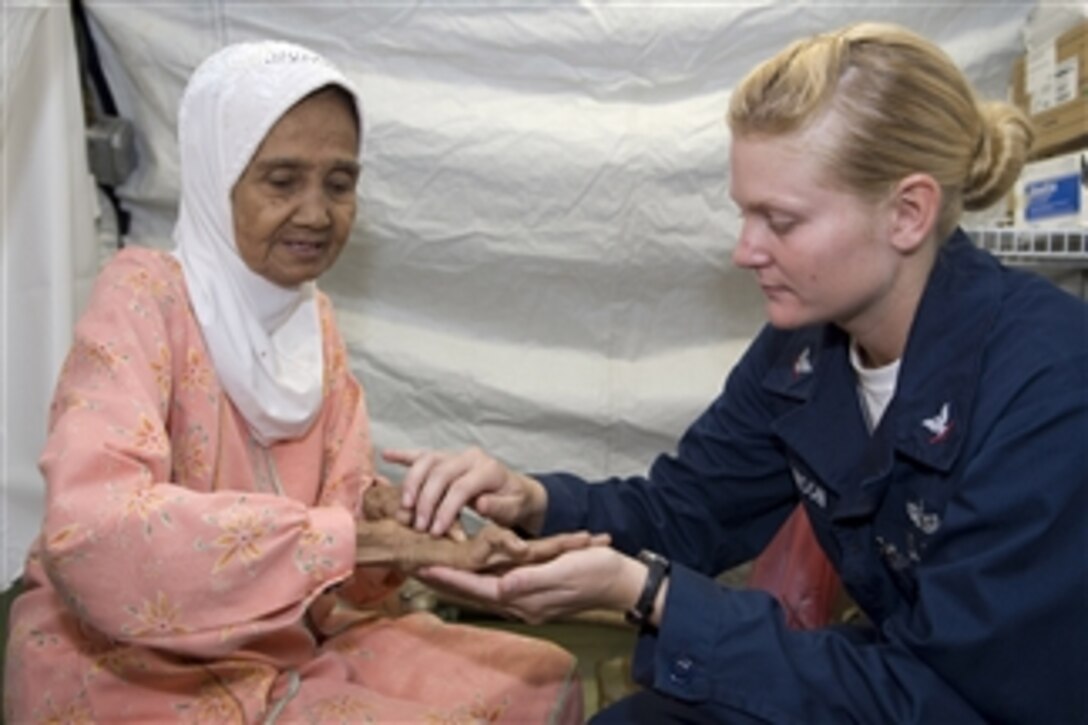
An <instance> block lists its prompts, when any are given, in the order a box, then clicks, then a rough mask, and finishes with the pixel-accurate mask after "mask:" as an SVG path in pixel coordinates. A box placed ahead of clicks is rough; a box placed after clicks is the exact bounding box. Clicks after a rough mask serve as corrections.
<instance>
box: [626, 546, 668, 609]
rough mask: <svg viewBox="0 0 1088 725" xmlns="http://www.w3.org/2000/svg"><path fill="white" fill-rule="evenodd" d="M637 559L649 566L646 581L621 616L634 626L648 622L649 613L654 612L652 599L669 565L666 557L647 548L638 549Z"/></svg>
mask: <svg viewBox="0 0 1088 725" xmlns="http://www.w3.org/2000/svg"><path fill="white" fill-rule="evenodd" d="M638 560H639V561H641V562H642V563H643V564H645V565H646V566H647V567H648V568H649V571H648V572H647V573H646V583H645V584H643V585H642V593H641V594H639V595H638V601H637V602H635V606H633V607H631V608H630V609H628V610H627V611H626V612H625V613H624V615H623V616H624V618H625V619H626V620H627V621H628V622H630V623H631V624H633V625H635V626H636V627H644V626H646V625H647V624H648V623H649V622H650V615H652V614H653V613H654V601H655V600H656V599H657V593H658V591H660V590H661V583H662V582H664V581H665V577H666V576H667V575H668V573H669V568H670V566H671V565H670V563H669V560H668V559H666V558H665V557H663V556H661V554H657V553H654V552H652V551H650V550H649V549H643V550H642V551H640V552H639V553H638Z"/></svg>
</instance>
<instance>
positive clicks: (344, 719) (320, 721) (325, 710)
mask: <svg viewBox="0 0 1088 725" xmlns="http://www.w3.org/2000/svg"><path fill="white" fill-rule="evenodd" d="M306 719H307V720H308V721H309V722H311V723H314V725H331V724H332V723H343V725H354V724H355V723H368V722H374V715H373V714H372V713H371V712H370V709H369V707H368V706H367V704H366V701H364V700H362V699H360V698H358V697H354V696H352V695H337V696H336V697H331V698H329V699H327V700H322V701H320V702H317V703H315V704H313V705H311V706H310V707H308V708H307V709H306Z"/></svg>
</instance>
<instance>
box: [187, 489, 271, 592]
mask: <svg viewBox="0 0 1088 725" xmlns="http://www.w3.org/2000/svg"><path fill="white" fill-rule="evenodd" d="M204 520H205V521H207V522H208V523H209V524H211V525H213V526H217V527H218V528H219V530H220V534H219V536H217V537H216V538H215V539H214V540H213V541H212V542H211V544H210V546H209V545H208V544H205V543H203V542H202V541H200V540H198V541H197V548H198V549H201V550H204V549H207V548H213V549H222V553H221V554H220V555H219V558H218V559H216V561H215V564H214V565H213V566H212V574H218V573H219V572H221V571H223V569H225V568H226V567H227V566H228V565H229V564H230V563H231V562H232V561H235V560H237V561H240V562H241V563H242V565H243V566H244V567H245V568H247V569H248V568H249V565H250V564H252V563H253V562H255V561H257V560H258V559H260V558H261V554H262V553H263V549H262V548H261V545H260V541H261V539H262V538H264V537H265V536H266V535H267V534H269V533H271V532H272V517H271V514H269V513H268V512H267V511H260V512H258V511H256V510H254V509H253V507H251V506H249V505H248V502H247V500H246V497H245V496H243V497H241V498H240V499H238V501H237V502H235V503H234V504H232V505H231V506H230V507H229V508H228V509H226V510H225V511H222V512H219V513H214V514H208V515H207V516H205V517H204Z"/></svg>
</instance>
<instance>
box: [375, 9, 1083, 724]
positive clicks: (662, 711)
mask: <svg viewBox="0 0 1088 725" xmlns="http://www.w3.org/2000/svg"><path fill="white" fill-rule="evenodd" d="M728 121H729V126H730V129H731V131H732V153H731V157H730V165H731V178H730V194H731V196H732V198H733V200H734V201H735V202H736V205H737V207H738V209H739V211H740V213H741V215H742V217H743V221H742V227H741V231H740V234H739V239H738V240H737V244H736V247H735V249H734V251H733V258H734V261H735V262H736V264H738V265H740V266H741V267H744V268H746V269H749V270H751V271H752V273H753V274H754V275H755V277H756V279H757V280H758V282H759V285H760V286H761V288H762V290H763V292H764V294H765V298H766V312H767V317H768V320H769V324H768V325H767V326H766V327H765V328H764V329H763V330H762V332H761V333H760V334H759V335H758V337H757V338H756V339H755V341H754V342H753V343H752V345H751V347H750V348H749V349H748V351H747V352H746V353H745V355H744V356H743V358H742V359H741V360H740V362H739V363H738V364H737V366H736V367H735V368H734V369H733V370H732V371H731V372H730V374H729V376H728V379H727V381H726V384H725V387H724V390H723V391H722V393H721V395H720V396H719V397H718V398H717V399H716V400H715V401H714V402H713V403H712V404H711V405H710V407H709V408H708V409H707V410H706V411H705V412H704V413H703V414H702V415H701V416H700V417H699V418H698V419H697V420H696V421H695V422H694V423H693V424H692V425H691V427H690V428H689V429H688V430H687V432H686V433H685V434H684V436H683V438H682V439H681V440H680V442H679V445H678V448H677V450H676V452H675V453H674V454H669V455H661V456H660V457H658V458H657V460H656V461H655V462H654V463H653V465H652V467H651V469H650V471H649V472H648V473H647V475H645V476H640V477H632V478H622V479H620V478H615V479H610V480H607V481H604V482H597V484H596V485H589V484H588V483H587V482H586V481H584V480H582V479H580V478H579V477H577V476H574V475H571V474H565V473H557V474H551V475H538V476H535V477H530V476H527V475H524V474H521V473H517V472H514V471H511V470H509V469H507V468H506V467H505V466H503V465H502V464H501V463H499V462H498V461H496V460H495V459H494V458H492V457H490V456H488V455H487V454H485V453H483V452H482V451H480V450H477V449H472V450H467V451H462V452H457V453H443V452H436V451H419V450H398V451H388V452H387V453H386V456H387V458H388V459H389V460H391V461H395V462H398V463H400V464H403V465H404V466H406V467H407V470H406V475H405V480H404V501H403V504H404V506H405V507H407V508H410V509H412V510H413V515H414V517H415V521H416V525H417V526H418V527H419V528H421V529H430V530H432V531H435V532H441V531H444V530H445V529H446V528H448V527H449V525H450V524H451V522H452V521H453V520H454V517H455V515H456V513H457V510H458V508H459V507H460V506H461V505H462V504H465V503H471V504H474V505H475V506H476V508H477V509H479V510H480V511H481V512H482V513H484V514H486V515H488V516H490V517H492V518H494V519H496V520H498V521H500V522H501V523H504V524H508V525H511V526H520V527H521V528H522V529H524V530H525V531H527V532H529V533H532V534H549V533H554V532H558V531H574V530H579V529H589V530H590V531H594V532H603V533H608V534H610V535H611V537H612V544H613V547H611V548H610V547H595V548H589V549H585V550H579V551H572V552H570V553H567V554H564V555H563V556H561V557H559V558H558V559H556V560H553V561H551V562H548V563H545V564H540V565H533V566H527V567H521V568H517V569H514V570H512V571H509V572H506V573H505V574H502V575H495V576H486V575H479V574H471V573H467V572H464V573H463V572H453V571H445V570H437V571H432V572H430V576H431V581H433V582H435V583H438V584H441V585H444V586H449V587H454V588H456V589H458V590H459V591H460V592H461V593H463V594H470V595H472V596H476V597H479V598H481V599H484V600H489V601H491V602H494V603H496V604H498V605H499V606H502V607H504V608H505V609H506V611H508V612H510V613H511V614H514V615H516V616H519V617H521V618H524V619H526V620H528V621H532V622H539V621H543V620H546V619H549V618H553V617H556V616H561V615H565V614H569V613H571V612H575V611H579V610H584V609H589V608H611V609H615V610H623V611H627V612H628V614H629V618H630V619H631V620H632V621H634V622H635V623H637V624H638V626H639V627H640V636H639V640H638V645H637V648H636V652H635V657H634V660H633V668H634V676H635V678H636V680H637V681H638V682H639V683H640V684H642V685H643V686H644V689H643V690H642V691H641V692H639V693H638V694H635V695H633V696H631V697H628V698H626V699H624V700H621V701H620V702H618V703H617V704H615V705H613V706H611V707H609V708H607V709H605V710H604V711H603V712H601V713H599V714H598V715H597V717H596V718H595V722H602V723H604V722H622V723H639V722H653V723H660V722H669V721H676V722H702V721H707V722H806V723H814V722H867V723H884V722H897V723H910V722H925V723H970V722H1031V723H1078V722H1080V723H1082V722H1086V721H1088V708H1086V699H1085V694H1084V693H1085V687H1084V684H1085V683H1086V682H1088V671H1086V662H1088V497H1086V495H1088V457H1086V456H1088V453H1086V451H1088V305H1086V304H1085V303H1084V302H1083V301H1082V300H1079V299H1077V298H1076V297H1074V296H1073V295H1070V294H1068V293H1066V292H1064V291H1062V290H1060V289H1058V288H1057V287H1055V286H1054V285H1052V284H1051V283H1050V282H1048V281H1046V280H1044V279H1043V278H1041V277H1038V276H1035V275H1033V274H1031V273H1028V272H1024V271H1018V270H1014V269H1008V268H1006V267H1004V266H1002V264H1000V263H999V262H998V261H997V260H996V259H994V258H993V257H992V256H991V255H990V254H988V253H987V252H985V251H982V250H980V249H978V248H976V247H975V246H973V245H972V243H971V242H970V240H969V239H968V237H967V236H966V235H965V234H964V232H963V231H962V230H961V229H960V228H959V226H958V224H959V221H960V218H961V215H962V213H963V211H964V209H968V210H971V209H981V208H985V207H987V206H990V205H992V204H993V203H994V202H996V201H998V200H1000V199H1001V198H1002V197H1003V196H1004V194H1005V193H1006V192H1007V190H1008V189H1009V188H1010V186H1011V184H1012V183H1013V181H1014V180H1015V179H1016V177H1017V175H1018V173H1019V171H1020V169H1021V167H1022V165H1023V162H1024V160H1025V158H1026V155H1027V153H1028V151H1029V149H1030V144H1031V139H1032V132H1031V129H1030V126H1029V124H1028V122H1027V121H1026V120H1025V118H1024V116H1023V115H1022V114H1021V113H1020V112H1019V111H1017V110H1016V109H1015V108H1013V107H1012V106H1010V105H1008V104H1006V103H1003V102H984V101H982V100H980V99H979V98H978V97H977V96H976V94H975V93H974V92H973V91H972V89H971V87H970V86H969V84H968V83H967V81H966V80H965V78H964V76H963V74H962V73H961V72H960V71H959V69H957V68H956V66H955V65H954V63H953V62H952V61H951V60H950V59H949V58H948V57H947V56H946V55H945V54H944V53H943V52H942V51H941V50H939V49H938V48H937V47H935V46H934V45H933V44H931V43H929V42H927V41H925V40H924V39H922V38H919V37H918V36H916V35H914V34H913V33H910V32H908V31H906V30H904V29H902V28H898V27H894V26H887V25H878V24H857V25H852V26H849V27H846V28H843V29H841V30H838V31H835V32H830V33H825V34H820V35H817V36H814V37H811V38H808V39H805V40H801V41H798V42H796V43H794V44H793V45H791V46H790V47H788V48H786V49H785V50H784V51H782V52H781V53H779V54H778V55H776V56H775V57H773V58H771V59H769V60H768V61H766V62H764V63H763V64H761V65H760V66H758V67H757V68H755V69H754V70H753V71H752V72H751V73H750V74H749V75H748V76H747V77H746V78H745V79H744V80H743V81H742V82H741V84H740V85H739V87H738V88H736V89H735V91H734V93H733V95H732V98H731V102H730V107H729V113H728ZM798 502H800V503H801V504H802V505H803V506H804V507H805V510H806V512H807V514H808V516H809V518H810V519H811V522H812V526H813V530H814V532H815V534H816V537H817V539H818V541H819V543H820V545H821V547H822V548H823V549H824V551H825V553H826V554H827V556H828V558H829V559H830V561H831V562H832V564H833V565H834V567H835V569H836V570H837V571H838V573H839V575H840V577H841V579H842V582H843V584H844V586H845V588H846V590H847V591H848V593H849V594H850V596H851V598H852V599H853V600H854V602H855V603H856V604H857V605H858V607H859V608H860V609H861V610H862V611H863V612H864V614H865V615H866V620H867V622H866V624H864V625H849V626H844V625H836V626H832V627H828V628H824V629H816V630H812V631H799V630H795V629H791V628H789V627H787V626H786V623H785V621H784V617H783V613H782V610H781V609H780V608H779V606H778V605H777V604H776V602H775V601H774V599H773V598H772V597H770V596H769V595H767V594H765V593H763V592H759V591H754V590H736V589H732V588H729V587H727V586H723V585H721V584H720V583H718V582H717V581H716V580H715V579H714V576H715V575H716V574H718V573H720V572H722V571H723V570H725V569H728V568H730V567H732V566H734V565H736V564H738V563H741V562H744V561H746V560H749V559H751V558H752V557H753V556H755V555H756V554H758V553H759V552H760V551H761V550H762V549H763V548H764V547H765V546H766V545H767V543H768V541H769V540H770V539H771V538H772V536H773V535H774V534H775V531H776V530H777V529H778V528H779V526H780V525H781V524H782V523H783V521H784V520H785V519H786V518H787V516H788V515H789V514H790V513H791V512H792V511H793V510H794V508H795V506H796V505H797V504H798Z"/></svg>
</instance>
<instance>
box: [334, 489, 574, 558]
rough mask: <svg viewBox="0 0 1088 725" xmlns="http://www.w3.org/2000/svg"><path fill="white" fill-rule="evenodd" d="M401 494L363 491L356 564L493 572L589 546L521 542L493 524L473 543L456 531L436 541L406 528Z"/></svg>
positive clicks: (566, 541) (551, 540) (560, 539)
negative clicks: (443, 567)
mask: <svg viewBox="0 0 1088 725" xmlns="http://www.w3.org/2000/svg"><path fill="white" fill-rule="evenodd" d="M399 493H400V492H399V491H398V490H397V489H396V488H394V487H392V486H389V485H384V484H379V485H374V486H371V487H370V488H368V489H367V491H366V494H365V496H364V497H363V513H364V520H363V521H360V522H359V526H358V529H357V531H356V535H355V544H356V558H355V560H356V563H357V564H360V565H368V564H369V565H387V566H394V567H396V568H398V569H400V570H402V571H404V572H406V573H411V572H414V571H415V570H417V569H419V568H421V567H425V566H447V567H452V568H455V569H467V570H470V571H496V570H501V569H507V568H509V567H512V566H516V565H518V564H531V563H539V562H544V561H549V560H551V559H554V558H555V557H556V556H559V555H560V554H562V553H563V552H566V551H570V550H572V549H581V548H585V547H586V546H589V545H590V544H591V542H592V539H591V537H590V535H589V534H587V533H585V532H578V533H572V534H559V535H557V536H549V537H546V538H542V539H530V540H525V539H522V538H521V537H520V536H518V535H517V534H515V533H514V532H513V531H511V530H510V529H507V528H505V527H502V526H498V525H497V524H493V523H489V524H487V525H486V526H484V527H483V528H482V529H481V530H480V532H479V533H478V534H477V535H476V536H475V537H473V538H471V539H469V538H466V537H465V534H464V532H463V531H461V529H460V527H459V526H457V525H455V526H454V527H453V528H452V529H450V531H449V532H448V533H447V534H446V536H444V537H441V538H436V537H434V536H432V535H431V534H429V533H426V532H419V531H416V530H415V529H413V528H411V526H409V525H408V521H409V519H408V518H407V517H408V516H409V512H407V511H405V510H404V509H402V508H401V507H400V497H399Z"/></svg>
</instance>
